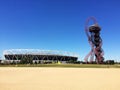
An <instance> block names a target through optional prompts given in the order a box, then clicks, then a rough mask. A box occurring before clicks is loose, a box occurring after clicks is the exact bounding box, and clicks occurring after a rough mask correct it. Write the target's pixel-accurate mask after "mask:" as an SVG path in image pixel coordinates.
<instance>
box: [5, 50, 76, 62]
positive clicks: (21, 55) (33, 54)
mask: <svg viewBox="0 0 120 90" xmlns="http://www.w3.org/2000/svg"><path fill="white" fill-rule="evenodd" d="M3 55H4V57H5V60H8V61H22V60H32V61H37V62H38V61H39V62H43V61H49V62H52V61H61V62H69V61H71V60H72V61H77V60H78V55H77V54H76V53H71V52H67V51H57V50H40V49H9V50H4V51H3Z"/></svg>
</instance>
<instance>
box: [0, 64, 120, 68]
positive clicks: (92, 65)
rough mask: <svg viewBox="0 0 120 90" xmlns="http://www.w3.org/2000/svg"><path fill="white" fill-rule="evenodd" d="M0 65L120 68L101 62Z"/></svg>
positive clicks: (117, 65) (116, 65) (119, 65)
mask: <svg viewBox="0 0 120 90" xmlns="http://www.w3.org/2000/svg"><path fill="white" fill-rule="evenodd" d="M0 67H61V68H62V67H66V68H120V64H114V65H102V64H17V65H0Z"/></svg>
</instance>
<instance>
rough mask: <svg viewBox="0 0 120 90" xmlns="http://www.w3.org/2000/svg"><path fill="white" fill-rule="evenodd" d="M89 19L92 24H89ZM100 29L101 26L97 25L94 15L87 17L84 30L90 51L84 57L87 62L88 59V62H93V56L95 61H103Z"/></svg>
mask: <svg viewBox="0 0 120 90" xmlns="http://www.w3.org/2000/svg"><path fill="white" fill-rule="evenodd" d="M90 20H92V21H93V25H91V26H89V22H90ZM100 30H101V28H100V27H99V26H98V23H97V20H96V19H95V18H94V17H90V18H88V19H87V21H86V23H85V32H86V35H87V38H88V42H89V44H90V45H91V51H90V52H89V53H88V54H87V55H86V57H85V58H84V60H85V62H88V59H90V62H93V61H94V57H95V61H96V62H97V63H103V60H104V58H103V55H104V52H103V50H102V48H101V47H102V39H101V37H100Z"/></svg>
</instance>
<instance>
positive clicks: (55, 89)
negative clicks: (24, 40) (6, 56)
mask: <svg viewBox="0 0 120 90" xmlns="http://www.w3.org/2000/svg"><path fill="white" fill-rule="evenodd" d="M0 90H120V69H111V68H110V69H109V68H108V69H101V68H98V69H95V68H41V67H34V68H31V67H28V68H26V67H19V68H18V67H17V68H15V67H9V68H8V67H7V68H5V67H2V68H1V67H0Z"/></svg>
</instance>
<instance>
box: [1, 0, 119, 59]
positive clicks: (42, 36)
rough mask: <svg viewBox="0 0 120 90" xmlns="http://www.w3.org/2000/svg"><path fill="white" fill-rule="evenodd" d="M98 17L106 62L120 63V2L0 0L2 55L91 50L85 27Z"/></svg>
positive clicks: (80, 52) (84, 51)
mask: <svg viewBox="0 0 120 90" xmlns="http://www.w3.org/2000/svg"><path fill="white" fill-rule="evenodd" d="M90 16H94V17H96V19H97V21H98V23H99V25H100V26H101V27H102V30H101V37H102V39H103V46H102V47H103V49H104V52H105V55H104V57H105V59H115V60H116V61H120V53H119V52H120V36H119V33H120V24H119V21H120V1H119V0H0V55H1V56H2V52H3V50H6V49H24V48H25V49H26V48H27V49H45V50H62V51H69V52H76V53H78V54H79V55H80V60H83V59H84V57H85V55H86V54H87V53H88V52H89V51H90V45H89V43H88V41H87V37H86V35H85V31H84V26H85V21H86V19H87V18H88V17H90Z"/></svg>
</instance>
